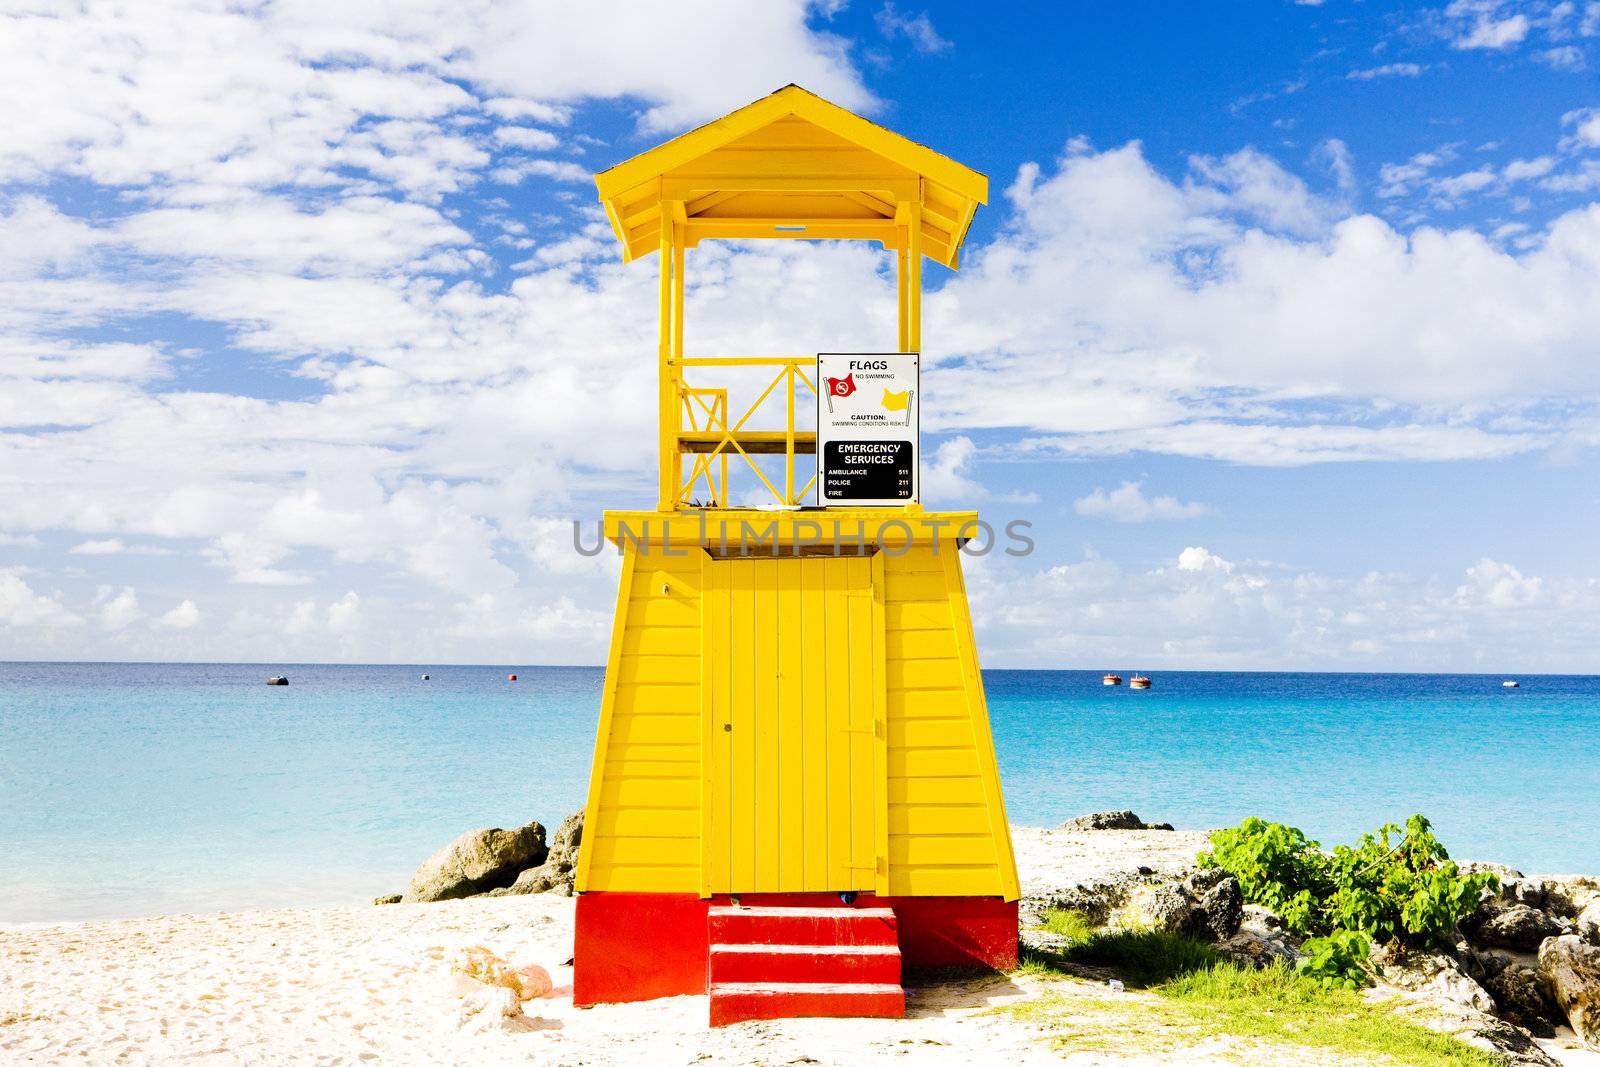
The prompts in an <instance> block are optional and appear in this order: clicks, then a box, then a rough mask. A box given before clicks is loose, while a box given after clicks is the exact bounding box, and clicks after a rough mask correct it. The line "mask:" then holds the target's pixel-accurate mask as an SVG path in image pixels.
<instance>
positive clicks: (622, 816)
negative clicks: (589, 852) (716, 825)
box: [585, 808, 700, 837]
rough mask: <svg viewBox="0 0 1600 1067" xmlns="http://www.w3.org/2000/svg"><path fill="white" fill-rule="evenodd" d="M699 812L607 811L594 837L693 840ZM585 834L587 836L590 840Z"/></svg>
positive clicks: (698, 826)
mask: <svg viewBox="0 0 1600 1067" xmlns="http://www.w3.org/2000/svg"><path fill="white" fill-rule="evenodd" d="M699 833H700V813H699V812H698V811H694V810H688V811H662V810H660V809H657V808H606V809H605V810H604V811H602V812H601V813H600V818H599V820H598V821H597V822H596V823H595V831H594V836H595V837H617V836H623V837H694V836H697V835H698V834H699ZM587 836H588V834H587V831H585V837H587Z"/></svg>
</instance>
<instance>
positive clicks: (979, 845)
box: [574, 85, 1018, 1023]
mask: <svg viewBox="0 0 1600 1067" xmlns="http://www.w3.org/2000/svg"><path fill="white" fill-rule="evenodd" d="M596 184H597V185H598V187H599V194H600V201H601V203H602V204H604V205H605V209H606V213H607V215H608V217H609V218H610V220H611V225H612V227H613V229H614V230H615V232H616V235H617V238H618V240H619V241H621V243H622V248H623V257H624V259H625V260H627V261H632V260H635V259H638V258H641V257H643V256H646V255H648V254H649V253H650V252H657V253H659V255H660V260H659V267H660V279H661V280H660V301H661V321H660V334H659V353H658V366H659V373H660V404H659V406H660V479H659V495H658V501H657V507H656V510H654V511H636V512H607V513H606V516H605V530H606V535H607V537H608V538H609V539H610V540H611V541H613V542H614V543H615V544H616V545H617V546H618V547H619V548H620V549H621V551H622V580H621V587H620V589H619V591H618V595H617V607H616V619H615V624H614V628H613V631H612V638H611V649H610V655H609V657H608V660H607V663H606V676H605V688H604V695H603V698H602V703H601V709H600V721H599V730H598V737H597V739H596V743H595V753H594V768H593V774H592V777H591V779H590V785H589V798H588V805H587V808H586V819H585V831H584V844H583V849H582V854H581V857H580V860H579V864H578V871H577V884H576V888H577V891H578V892H579V894H580V896H579V898H578V902H577V929H576V945H575V964H574V966H575V978H574V998H575V999H576V1000H577V1001H578V1002H579V1003H595V1002H598V1001H618V1000H639V999H647V998H651V997H657V996H668V995H674V994H680V993H692V992H706V991H708V990H709V991H710V992H711V994H712V999H711V1014H712V1021H713V1022H714V1023H721V1022H730V1021H736V1020H738V1019H746V1018H759V1017H775V1016H782V1015H795V1014H812V1015H815V1014H887V1015H898V1014H900V1013H901V1012H903V1010H904V999H903V993H902V991H901V987H900V972H901V966H902V963H903V964H904V965H905V966H908V967H918V966H946V965H961V964H969V965H981V966H988V967H1001V968H1004V967H1010V966H1014V965H1015V962H1016V952H1017V914H1016V901H1017V896H1018V889H1017V874H1016V864H1015V861H1014V859H1013V857H1012V850H1011V837H1010V833H1009V829H1008V826H1007V822H1006V814H1005V805H1004V802H1003V800H1002V798H1001V792H1000V780H999V775H998V772H997V770H996V766H995V755H994V747H993V742H992V740H991V737H990V731H989V721H988V714H987V711H986V708H985V704H984V695H983V682H982V679H981V677H980V675H979V673H978V657H977V649H976V646H975V644H974V641H973V635H972V625H971V620H970V617H969V615H968V609H967V599H966V591H965V587H964V585H963V582H962V575H961V557H960V551H959V549H960V546H961V544H962V543H963V541H964V540H965V539H966V538H970V537H972V536H974V530H975V528H976V527H975V524H976V520H977V516H976V513H974V512H955V513H931V512H926V511H923V510H922V508H921V507H920V505H918V504H915V503H906V504H900V505H898V506H889V507H815V506H810V505H809V504H808V501H811V500H812V499H813V488H814V487H815V486H816V484H817V480H818V479H817V475H816V473H815V468H814V467H813V466H811V461H810V460H809V459H808V458H806V457H809V456H812V455H814V454H815V453H816V450H817V432H816V431H815V430H812V429H806V428H804V427H803V426H802V425H801V423H803V422H804V421H805V419H804V416H805V415H806V413H807V412H808V411H809V410H815V406H816V404H817V390H818V388H819V386H821V385H822V383H821V381H820V380H819V374H818V371H817V359H816V357H814V356H735V357H726V358H711V357H706V356H690V355H687V354H686V353H685V352H684V348H683V312H684V270H685V251H686V250H688V249H691V248H694V247H696V246H697V245H699V244H700V243H701V242H702V241H705V240H707V239H712V238H731V239H744V240H748V239H789V240H794V239H858V240H871V241H877V242H880V243H881V244H882V245H883V246H884V247H885V248H886V249H890V250H892V251H894V252H895V253H896V255H897V258H898V267H899V269H898V278H899V301H898V304H899V331H898V337H897V338H896V344H897V348H896V351H897V352H899V353H916V352H917V351H918V350H919V349H920V347H921V289H922V282H921V278H922V260H923V258H924V257H927V258H930V259H933V260H935V261H937V262H939V263H942V264H944V265H946V266H948V267H950V268H952V269H954V268H955V267H956V266H957V262H958V255H959V253H960V249H961V244H962V241H963V240H964V238H965V237H966V233H967V228H968V226H969V225H970V223H971V222H972V217H973V214H974V213H975V212H976V210H977V208H978V205H980V204H982V203H984V202H985V201H986V199H987V195H988V181H987V179H986V178H985V177H984V176H983V175H981V174H978V173H977V172H975V171H972V170H969V169H968V168H966V167H964V166H962V165H961V164H959V163H956V162H954V161H953V160H950V159H947V158H945V157H944V156H941V155H939V154H938V153H936V152H934V151H932V150H930V149H928V148H926V147H924V146H922V145H919V144H916V143H914V142H912V141H910V140H907V139H906V138H904V137H901V136H899V135H898V134H895V133H892V132H890V131H889V130H886V129H883V128H882V127H880V126H877V125H874V124H873V123H870V122H868V121H866V120H865V119H862V118H860V117H859V116H857V115H854V114H852V113H850V112H849V111H846V110H844V109H843V108H840V107H837V106H836V105H834V104H830V103H829V102H827V101H826V100H823V99H821V98H819V97H817V96H815V95H813V94H811V93H809V92H807V91H806V90H804V89H801V88H799V87H798V86H793V85H790V86H787V87H785V88H783V89H780V90H778V91H777V92H776V93H773V94H772V95H771V96H768V97H766V98H764V99H762V100H758V101H756V102H755V103H753V104H751V105H749V106H747V107H744V108H741V109H739V110H737V111H735V112H733V113H731V114H729V115H727V116H725V117H723V118H721V119H718V120H717V121H715V122H712V123H710V124H709V125H706V126H703V127H701V128H699V129H697V130H694V131H692V132H690V133H687V134H684V135H683V136H681V137H678V138H675V139H674V140H671V141H669V142H667V143H666V144H664V145H661V146H660V147H658V148H655V149H653V150H651V151H649V152H646V153H644V154H643V155H640V156H637V157H635V158H633V159H631V160H628V161H627V162H625V163H622V164H620V165H618V166H616V167H614V168H612V169H611V170H608V171H606V172H604V173H602V174H600V175H598V176H597V178H596ZM887 341H888V338H883V339H882V342H881V343H885V344H886V343H887ZM708 379H709V380H708ZM741 384H742V385H743V386H744V387H745V388H746V391H747V394H748V395H746V396H740V395H739V389H740V386H741ZM763 385H764V388H762V386H763ZM823 388H824V389H826V388H827V387H826V386H823ZM836 395H844V394H843V393H842V392H841V393H838V394H836ZM892 396H893V397H894V399H893V400H891V398H890V395H886V397H885V406H886V407H891V408H892V407H897V406H900V405H903V404H905V403H907V402H908V401H907V394H905V393H898V394H892ZM766 419H771V420H773V421H775V422H777V425H773V424H771V423H770V422H764V421H763V420H766ZM779 420H781V421H779ZM907 422H908V423H909V416H907ZM730 467H732V468H733V469H732V470H731V471H730ZM741 472H742V473H743V474H744V475H746V476H747V477H746V485H745V489H744V490H742V491H741V490H740V489H739V488H738V483H737V482H736V480H735V478H734V477H733V475H735V474H739V473H741ZM808 474H809V475H810V476H809V477H807V475H808ZM751 489H754V490H757V491H761V492H762V493H763V495H767V494H770V498H771V499H770V506H769V507H767V508H760V509H758V508H754V507H739V506H736V505H735V499H736V498H735V496H734V495H733V494H734V493H735V492H746V493H747V492H748V491H750V490H751ZM738 499H739V500H746V501H747V500H748V499H749V498H748V496H744V495H741V496H739V497H738Z"/></svg>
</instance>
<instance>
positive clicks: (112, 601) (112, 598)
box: [95, 585, 144, 631]
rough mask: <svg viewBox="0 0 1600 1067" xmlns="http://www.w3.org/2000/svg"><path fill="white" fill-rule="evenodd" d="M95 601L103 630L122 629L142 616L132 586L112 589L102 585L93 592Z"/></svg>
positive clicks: (142, 613)
mask: <svg viewBox="0 0 1600 1067" xmlns="http://www.w3.org/2000/svg"><path fill="white" fill-rule="evenodd" d="M95 603H96V604H98V605H99V609H100V616H99V617H100V626H101V628H102V629H105V630H111V631H117V630H124V629H126V628H128V627H129V626H131V625H133V623H135V622H137V621H138V620H140V619H142V618H143V617H144V612H143V611H141V610H139V597H138V595H137V594H136V593H135V592H134V591H133V587H132V586H127V585H125V586H123V587H122V588H121V589H120V590H113V589H112V587H111V586H108V585H103V586H101V587H100V589H99V591H98V592H97V593H96V594H95Z"/></svg>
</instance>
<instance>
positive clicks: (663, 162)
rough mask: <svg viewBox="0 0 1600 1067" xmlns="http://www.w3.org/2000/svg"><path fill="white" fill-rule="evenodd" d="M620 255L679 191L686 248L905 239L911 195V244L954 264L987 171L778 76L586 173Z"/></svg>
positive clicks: (642, 244)
mask: <svg viewBox="0 0 1600 1067" xmlns="http://www.w3.org/2000/svg"><path fill="white" fill-rule="evenodd" d="M595 185H596V186H597V187H598V188H599V192H600V202H601V203H602V204H604V205H605V208H606V214H607V216H608V217H609V218H610V219H611V227H612V229H613V230H614V231H615V232H616V234H617V239H618V240H620V241H621V242H622V247H623V259H624V260H632V259H636V258H638V257H640V256H643V255H646V254H648V253H649V252H653V251H655V250H656V248H657V247H658V244H659V241H660V228H661V204H662V203H663V202H667V203H672V202H681V203H682V204H683V208H682V213H681V215H680V217H679V219H678V221H679V222H682V223H683V224H684V229H685V234H686V241H687V244H688V245H689V246H690V247H692V246H694V245H696V244H698V243H699V242H700V241H701V240H704V239H705V238H708V237H735V238H751V237H755V238H773V237H776V238H855V239H864V240H876V241H881V242H883V244H884V245H885V247H890V248H898V247H900V246H901V245H902V244H904V243H905V236H906V230H905V221H906V211H907V205H910V204H914V203H917V202H918V201H919V199H920V202H921V204H922V249H923V252H924V254H925V255H927V256H928V258H930V259H932V260H934V261H936V262H939V263H943V264H945V265H946V266H948V267H952V268H954V267H955V266H956V265H957V261H958V254H959V252H960V249H961V242H962V241H963V240H965V238H966V234H967V227H968V226H970V225H971V223H972V216H973V214H974V213H975V212H976V211H977V209H978V205H979V204H983V203H987V202H988V197H989V179H988V178H986V177H984V176H983V175H982V174H979V173H978V172H977V171H975V170H972V169H970V168H968V167H964V166H962V165H961V164H960V163H957V162H956V161H954V160H952V159H949V158H947V157H945V156H942V155H940V154H939V153H937V152H935V151H933V150H932V149H931V148H928V147H926V146H924V145H920V144H917V143H916V142H915V141H912V140H909V139H907V138H905V137H902V136H900V135H899V134H897V133H895V132H893V131H892V130H886V129H884V128H883V127H882V126H878V125H876V124H875V123H871V122H868V121H867V120H866V119H864V118H862V117H861V116H859V115H856V114H853V113H851V112H849V111H846V110H845V109H844V108H842V107H839V106H838V105H837V104H831V103H829V102H828V101H826V100H824V99H822V98H821V97H820V96H817V95H815V94H814V93H810V92H807V91H806V90H805V89H802V88H800V87H799V86H798V85H787V86H785V87H783V88H782V89H779V90H778V91H777V92H775V93H773V94H772V95H770V96H767V97H763V98H762V99H760V100H757V101H756V102H755V103H753V104H749V105H747V106H745V107H742V108H740V109H739V110H737V111H734V112H731V113H730V114H727V115H724V116H723V117H722V118H720V119H717V120H716V121H714V122H710V123H707V124H706V125H704V126H701V127H700V128H699V129H696V130H691V131H689V132H688V133H685V134H683V135H682V136H679V137H675V138H673V139H672V140H670V141H668V142H667V143H666V144H663V145H661V146H659V147H657V148H653V149H651V150H650V151H648V152H645V153H643V154H642V155H638V156H635V157H633V158H632V159H630V160H628V161H626V162H624V163H619V164H618V165H616V166H615V167H612V168H611V169H610V170H607V171H604V172H602V173H601V174H598V175H596V176H595Z"/></svg>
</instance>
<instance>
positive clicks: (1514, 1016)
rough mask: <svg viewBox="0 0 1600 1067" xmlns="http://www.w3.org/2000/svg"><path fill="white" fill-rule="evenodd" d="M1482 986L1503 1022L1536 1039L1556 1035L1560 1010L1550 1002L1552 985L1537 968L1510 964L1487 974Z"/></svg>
mask: <svg viewBox="0 0 1600 1067" xmlns="http://www.w3.org/2000/svg"><path fill="white" fill-rule="evenodd" d="M1502 958H1504V957H1502ZM1482 984H1483V988H1484V989H1486V990H1488V992H1489V995H1490V996H1492V997H1493V998H1494V1002H1495V1006H1496V1008H1497V1011H1498V1014H1499V1016H1500V1017H1501V1018H1502V1019H1504V1020H1506V1021H1507V1022H1511V1023H1516V1024H1517V1025H1518V1026H1520V1027H1522V1028H1523V1029H1524V1030H1526V1031H1528V1032H1529V1033H1530V1034H1532V1035H1534V1036H1535V1037H1554V1036H1555V1033H1556V1028H1555V1023H1556V1021H1557V1020H1558V1019H1560V1010H1559V1009H1558V1008H1557V1007H1556V1005H1555V1002H1554V1001H1552V1000H1551V999H1550V983H1549V982H1547V981H1546V980H1545V978H1544V975H1542V974H1540V973H1539V971H1538V970H1537V969H1536V968H1533V967H1528V966H1525V965H1523V964H1521V963H1512V962H1510V961H1507V964H1506V966H1504V967H1502V968H1500V969H1499V970H1497V971H1495V972H1493V973H1491V974H1487V975H1485V976H1484V978H1483V980H1482Z"/></svg>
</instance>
